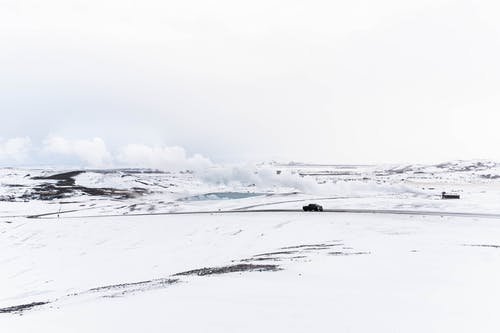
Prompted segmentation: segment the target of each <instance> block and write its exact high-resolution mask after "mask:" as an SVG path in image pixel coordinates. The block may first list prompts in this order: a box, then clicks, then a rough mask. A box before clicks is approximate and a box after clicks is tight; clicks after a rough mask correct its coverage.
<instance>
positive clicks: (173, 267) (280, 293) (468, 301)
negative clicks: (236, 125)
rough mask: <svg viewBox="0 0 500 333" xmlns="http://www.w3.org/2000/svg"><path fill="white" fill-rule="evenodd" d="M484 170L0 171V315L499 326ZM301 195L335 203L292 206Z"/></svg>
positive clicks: (202, 323)
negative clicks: (449, 196)
mask: <svg viewBox="0 0 500 333" xmlns="http://www.w3.org/2000/svg"><path fill="white" fill-rule="evenodd" d="M498 175H500V166H499V165H498V164H496V163H493V162H487V161H459V162H452V163H445V164H440V165H433V166H424V165H406V166H342V165H340V166H335V165H333V166H329V165H304V164H287V165H281V164H262V165H259V166H255V167H241V166H232V167H217V168H212V169H210V170H205V171H204V172H202V173H200V172H198V173H193V172H191V171H184V172H161V171H158V170H137V169H122V170H41V169H38V170H35V169H1V170H0V184H1V186H0V272H1V273H2V274H0V328H2V332H3V331H5V332H33V331H41V332H110V331H111V332H137V331H141V332H165V331H178V332H200V331H201V332H221V331H222V332H225V331H238V332H247V331H248V332H255V331H257V330H259V331H266V332H267V331H287V332H304V331H312V330H314V331H316V330H317V331H320V330H321V331H323V330H335V331H340V332H367V331H370V332H388V331H389V332H392V331H394V332H450V331H453V332H470V331H477V330H480V331H481V332H497V331H498V329H500V320H499V319H498V317H497V316H496V308H497V307H496V300H497V299H498V297H499V296H500V288H499V287H498V283H497V281H498V278H499V277H500V265H498V264H497V263H498V260H499V259H500V219H499V217H500V215H498V216H497V215H495V214H500V206H499V205H498V202H500V200H499V199H500V179H498V178H499V177H498ZM442 191H448V192H455V193H458V194H460V195H461V199H460V200H442V199H441V197H440V193H441V192H442ZM310 202H315V203H319V204H322V205H323V206H324V208H325V210H337V211H336V212H333V211H325V212H324V213H305V212H300V211H299V210H300V208H301V207H302V205H304V204H305V203H310ZM342 209H356V210H359V209H361V210H365V211H362V212H361V214H360V212H359V211H358V212H355V211H351V212H350V213H339V212H338V210H342ZM368 209H370V210H374V212H375V211H377V212H378V214H371V213H367V211H366V210H368ZM380 210H383V211H380ZM408 210H409V211H410V212H407V211H408ZM392 211H395V212H397V214H396V215H394V214H393V213H391V212H392ZM205 212H206V213H205ZM405 212H406V213H405ZM412 212H413V213H412ZM417 212H421V213H423V214H422V215H419V214H417ZM432 212H438V215H436V214H430V213H432ZM446 212H452V213H480V214H477V215H474V214H470V215H460V214H456V215H453V214H446ZM170 213H182V214H174V215H171V214H170ZM484 213H489V214H491V215H484ZM163 214H166V215H163ZM481 214H483V215H481ZM440 215H442V216H440Z"/></svg>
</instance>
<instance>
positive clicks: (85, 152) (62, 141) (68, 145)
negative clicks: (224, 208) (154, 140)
mask: <svg viewBox="0 0 500 333" xmlns="http://www.w3.org/2000/svg"><path fill="white" fill-rule="evenodd" d="M0 163H1V166H4V167H9V166H19V165H24V166H44V165H47V166H51V167H81V168H121V167H135V168H151V169H159V170H164V171H182V170H194V171H199V170H202V169H205V168H208V167H210V166H212V165H213V163H212V162H211V161H210V159H208V158H207V157H204V156H202V155H200V154H194V155H189V154H188V153H187V152H186V150H185V149H184V148H182V147H179V146H165V145H163V146H161V145H156V146H148V145H145V144H136V143H131V144H126V145H123V146H119V147H116V148H114V149H110V148H109V147H108V145H107V144H106V142H105V141H104V140H103V139H102V138H99V137H95V138H92V139H78V140H74V139H68V138H65V137H62V136H53V135H52V136H48V137H46V138H45V139H44V140H43V141H42V143H41V145H34V144H33V143H32V140H31V139H30V138H29V137H17V138H11V139H7V140H2V139H0Z"/></svg>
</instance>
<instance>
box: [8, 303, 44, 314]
mask: <svg viewBox="0 0 500 333" xmlns="http://www.w3.org/2000/svg"><path fill="white" fill-rule="evenodd" d="M45 304H49V302H33V303H28V304H21V305H14V306H9V307H7V308H1V309H0V313H22V312H23V311H26V310H31V309H33V308H35V307H38V306H42V305H45Z"/></svg>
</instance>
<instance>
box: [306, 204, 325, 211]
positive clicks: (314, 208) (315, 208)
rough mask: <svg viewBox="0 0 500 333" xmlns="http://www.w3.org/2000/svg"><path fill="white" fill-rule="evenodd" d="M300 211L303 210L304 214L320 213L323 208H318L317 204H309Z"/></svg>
mask: <svg viewBox="0 0 500 333" xmlns="http://www.w3.org/2000/svg"><path fill="white" fill-rule="evenodd" d="M302 209H303V210H304V212H322V211H323V206H320V205H318V204H309V205H307V206H304V207H302Z"/></svg>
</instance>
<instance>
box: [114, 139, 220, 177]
mask: <svg viewBox="0 0 500 333" xmlns="http://www.w3.org/2000/svg"><path fill="white" fill-rule="evenodd" d="M116 159H117V162H118V163H119V164H120V165H125V166H129V167H147V168H155V169H161V170H170V171H179V170H187V169H189V170H200V169H203V168H206V167H209V166H211V165H212V162H211V161H210V160H209V159H208V158H206V157H203V156H202V155H199V154H195V155H193V156H188V155H187V153H186V151H185V150H184V148H182V147H177V146H174V147H167V146H154V147H152V146H147V145H143V144H128V145H126V146H124V147H122V148H121V149H120V151H119V152H118V154H117V158H116Z"/></svg>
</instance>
